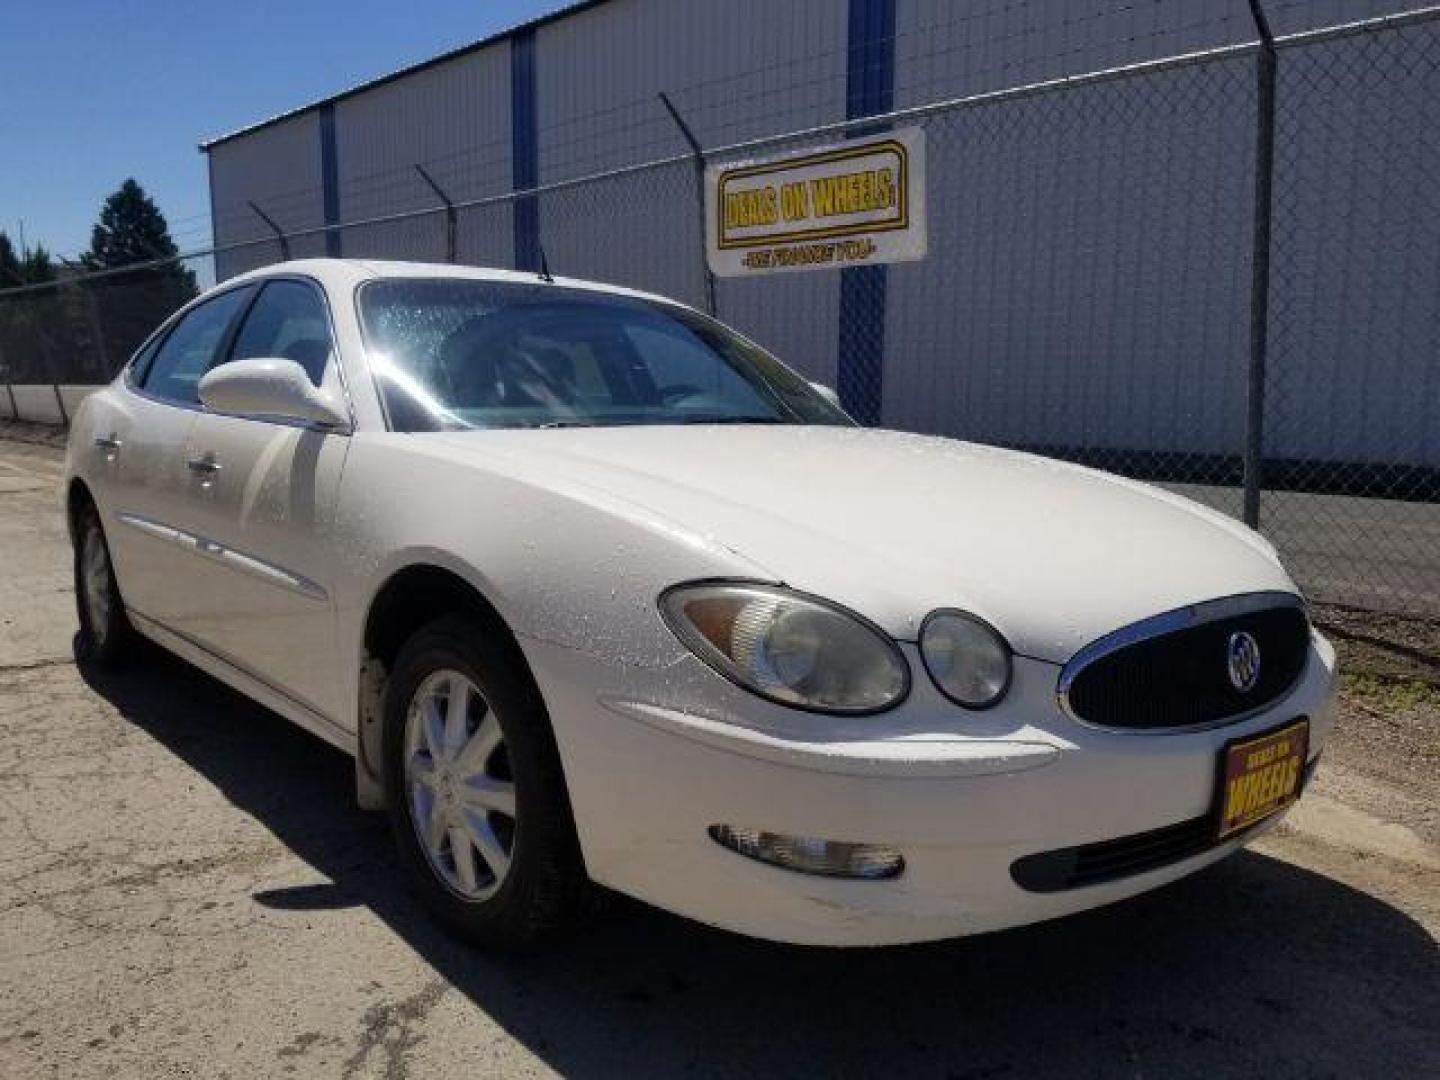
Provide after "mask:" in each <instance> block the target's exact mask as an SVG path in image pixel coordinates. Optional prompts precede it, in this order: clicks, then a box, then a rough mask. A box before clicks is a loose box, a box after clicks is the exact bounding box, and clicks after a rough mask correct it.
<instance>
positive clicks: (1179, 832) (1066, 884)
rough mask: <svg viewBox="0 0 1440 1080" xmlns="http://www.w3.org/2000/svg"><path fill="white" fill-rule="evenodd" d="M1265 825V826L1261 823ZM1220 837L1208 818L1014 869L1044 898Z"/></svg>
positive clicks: (1046, 854) (1177, 858)
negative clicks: (1047, 894) (1216, 836)
mask: <svg viewBox="0 0 1440 1080" xmlns="http://www.w3.org/2000/svg"><path fill="white" fill-rule="evenodd" d="M1318 761H1319V757H1318V756H1317V757H1315V758H1312V759H1311V760H1310V762H1309V764H1307V765H1306V766H1305V771H1304V772H1303V773H1302V774H1301V778H1300V790H1301V791H1304V790H1305V788H1306V787H1307V786H1309V783H1310V778H1311V777H1312V776H1313V775H1314V773H1315V766H1316V764H1317V763H1318ZM1267 820H1268V819H1267ZM1259 824H1263V822H1257V825H1259ZM1251 827H1252V828H1254V827H1256V826H1251ZM1247 831H1248V830H1247ZM1215 833H1216V826H1215V815H1214V814H1202V815H1201V816H1200V817H1197V818H1190V819H1189V820H1188V821H1182V822H1179V823H1178V824H1175V825H1166V826H1164V827H1163V828H1160V829H1151V830H1150V831H1149V832H1143V833H1133V834H1132V835H1130V836H1121V837H1118V838H1117V839H1114V840H1100V841H1097V842H1096V843H1093V844H1081V845H1080V846H1079V847H1069V848H1060V849H1058V850H1056V851H1042V852H1040V853H1039V854H1038V855H1026V856H1025V857H1024V858H1023V859H1017V860H1015V862H1014V863H1013V864H1011V867H1010V876H1011V877H1012V878H1014V879H1015V884H1016V885H1019V886H1020V887H1021V888H1022V889H1025V890H1027V891H1029V892H1038V893H1052V892H1063V891H1064V890H1066V889H1078V888H1080V887H1081V886H1084V885H1100V884H1103V883H1104V882H1107V881H1116V880H1118V879H1120V878H1125V877H1131V876H1133V875H1135V874H1143V873H1145V872H1146V871H1147V870H1159V869H1160V868H1161V867H1163V866H1169V865H1170V864H1172V863H1177V862H1183V861H1184V860H1186V859H1189V858H1192V857H1193V856H1196V855H1200V854H1203V853H1204V852H1206V851H1209V850H1210V849H1211V848H1213V847H1216V846H1217V845H1218V844H1219V843H1220V841H1218V840H1216V839H1215ZM1238 835H1239V836H1243V835H1244V833H1240V834H1238ZM1235 839H1237V837H1236V836H1229V837H1226V838H1225V841H1224V842H1225V843H1227V844H1228V843H1230V842H1231V841H1232V840H1235Z"/></svg>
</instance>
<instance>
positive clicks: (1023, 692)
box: [66, 260, 1335, 945]
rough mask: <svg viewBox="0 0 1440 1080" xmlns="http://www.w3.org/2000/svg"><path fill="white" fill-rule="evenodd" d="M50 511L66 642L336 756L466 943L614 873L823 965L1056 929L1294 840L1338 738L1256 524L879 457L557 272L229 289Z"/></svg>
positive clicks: (489, 936)
mask: <svg viewBox="0 0 1440 1080" xmlns="http://www.w3.org/2000/svg"><path fill="white" fill-rule="evenodd" d="M66 508H67V511H68V515H69V522H70V528H71V533H72V537H73V540H74V546H75V588H76V596H77V606H78V609H79V617H80V625H81V638H80V646H81V648H82V649H83V650H84V651H86V652H88V653H89V654H90V655H91V657H92V658H93V659H94V661H95V662H101V663H113V662H118V661H120V660H121V659H122V658H124V657H125V656H126V655H127V651H128V650H129V647H130V646H132V645H133V644H134V639H135V636H136V635H137V634H138V635H142V636H144V637H146V638H149V639H151V640H153V641H155V642H157V643H159V644H160V645H161V646H163V647H165V648H167V649H170V650H172V651H173V652H175V653H178V654H179V655H180V656H182V657H184V658H186V659H187V660H189V661H191V662H193V663H194V664H196V665H198V666H199V667H201V668H203V669H204V670H205V671H207V672H209V673H210V674H212V675H214V676H215V677H217V678H219V679H221V680H223V681H224V682H226V683H229V684H230V685H231V686H233V687H236V688H237V689H239V690H240V691H241V692H242V693H244V694H246V695H248V696H250V697H251V698H253V699H255V700H256V701H258V702H260V703H261V704H263V705H265V706H268V707H269V708H271V709H273V710H275V711H276V712H279V713H280V714H282V715H284V716H286V717H288V718H289V719H290V720H292V721H294V722H295V723H297V724H299V725H300V726H302V727H304V728H305V729H307V730H308V731H310V732H313V733H314V734H316V735H318V736H319V737H320V738H322V739H325V740H327V741H329V742H330V743H333V744H334V745H335V746H337V747H339V748H340V749H342V750H344V751H345V752H347V753H349V754H351V755H353V756H354V759H355V775H356V781H357V792H358V797H359V799H360V801H361V803H362V804H363V805H364V806H366V807H370V808H375V809H380V808H383V809H385V810H386V812H387V813H388V814H389V817H390V819H391V822H392V824H393V831H394V835H395V839H396V842H397V845H398V849H399V859H400V862H401V863H402V864H403V866H404V868H405V870H406V871H407V872H408V873H410V874H412V875H413V877H414V880H415V882H416V883H417V888H418V890H419V892H420V893H421V895H422V896H423V897H424V899H425V901H426V902H427V903H428V904H429V905H430V906H431V907H432V908H433V910H434V911H435V913H436V914H437V915H438V917H439V918H440V919H442V920H443V921H444V922H445V923H446V924H447V925H448V926H449V927H451V928H452V929H453V930H454V931H456V932H457V933H459V934H460V935H461V936H463V937H465V938H467V939H468V940H471V941H474V942H478V943H482V944H492V945H505V944H516V943H523V942H526V941H530V940H532V939H535V938H537V937H539V936H541V935H543V934H544V933H545V932H547V931H550V930H552V929H554V928H556V927H558V926H560V925H562V924H564V923H565V922H566V921H567V919H569V918H571V917H572V916H573V915H574V913H575V912H576V910H577V908H578V907H579V906H580V905H581V903H582V901H583V899H584V897H585V895H586V893H587V891H588V890H589V889H590V888H591V885H592V883H597V884H600V885H604V886H608V887H610V888H613V889H616V890H618V891H620V892H623V893H627V894H629V895H631V896H635V897H638V898H640V899H642V900H645V901H648V902H650V903H652V904H655V905H658V906H660V907H662V908H666V909H669V910H671V911H675V912H679V913H681V914H683V915H687V916H690V917H692V918H695V919H698V920H702V921H704V922H706V923H710V924H713V925H715V926H721V927H726V928H729V929H731V930H736V931H740V932H743V933H746V934H751V935H755V936H758V937H764V938H772V939H778V940H785V941H795V942H807V943H815V944H826V945H879V944H884V943H891V942H905V941H917V940H924V939H932V938H942V937H950V936H955V935H961V934H969V933H976V932H980V931H987V930H994V929H997V928H1000V927H1006V926H1014V925H1017V924H1021V923H1029V922H1034V921H1037V920H1041V919H1047V918H1051V917H1054V916H1058V915H1063V914H1066V913H1068V912H1073V911H1078V910H1081V909H1084V908H1090V907H1094V906H1096V905H1098V904H1104V903H1108V902H1111V901H1114V900H1118V899H1120V898H1122V897H1126V896H1130V895H1133V894H1135V893H1139V892H1143V891H1145V890H1147V889H1152V888H1155V887H1156V886H1159V885H1162V884H1165V883H1166V882H1169V881H1173V880H1174V879H1176V878H1179V877H1181V876H1182V875H1185V874H1188V873H1190V872H1192V871H1194V870H1197V869H1199V868H1200V867H1203V866H1206V865H1207V864H1209V863H1213V862H1215V861H1216V860H1218V859H1220V858H1223V857H1224V856H1225V855H1226V854H1228V853H1230V852H1233V851H1234V850H1236V849H1237V848H1238V847H1239V846H1241V845H1243V844H1245V843H1246V842H1248V841H1249V840H1251V839H1253V838H1254V837H1256V836H1257V835H1259V834H1260V833H1261V832H1262V831H1263V830H1265V829H1267V828H1269V827H1271V826H1273V824H1274V823H1275V822H1276V821H1277V820H1279V818H1280V816H1281V815H1282V814H1283V813H1284V812H1285V811H1286V810H1287V809H1288V808H1289V807H1290V806H1291V805H1292V804H1293V803H1294V802H1295V800H1296V799H1297V798H1298V797H1299V795H1300V793H1301V791H1302V790H1303V788H1304V786H1305V784H1306V781H1307V780H1308V779H1309V777H1310V775H1311V773H1312V771H1313V769H1314V766H1315V761H1316V758H1317V756H1318V754H1319V751H1320V747H1321V745H1322V743H1323V742H1324V739H1325V737H1326V735H1327V733H1328V731H1329V728H1330V726H1331V718H1332V705H1331V686H1332V682H1333V678H1334V662H1335V657H1334V652H1333V650H1332V649H1331V647H1330V646H1329V644H1327V642H1326V641H1325V640H1324V639H1323V638H1322V637H1320V635H1319V634H1317V633H1316V632H1315V631H1314V630H1313V629H1312V628H1311V626H1310V623H1309V621H1308V619H1307V617H1306V609H1305V606H1304V603H1303V601H1302V600H1301V597H1300V595H1299V593H1298V591H1297V589H1296V587H1295V585H1294V583H1293V582H1292V581H1291V580H1290V578H1289V577H1288V576H1287V574H1286V572H1285V570H1284V569H1283V568H1282V567H1281V565H1280V562H1279V561H1278V559H1277V558H1276V555H1275V551H1274V549H1273V548H1272V547H1271V546H1270V545H1269V544H1267V543H1266V542H1265V541H1264V540H1263V539H1261V538H1260V537H1259V536H1258V535H1256V534H1255V533H1254V532H1251V531H1250V530H1248V529H1246V528H1244V527H1243V526H1241V525H1240V524H1238V523H1236V522H1234V521H1231V520H1230V519H1228V518H1226V517H1224V516H1222V515H1220V514H1217V513H1214V512H1212V511H1209V510H1207V509H1204V508H1202V507H1200V506H1198V505H1196V504H1194V503H1192V502H1188V501H1186V500H1184V499H1182V498H1179V497H1177V496H1175V495H1172V494H1169V493H1167V492H1165V491H1162V490H1159V489H1157V488H1153V487H1148V486H1146V485H1143V484H1139V483H1133V482H1131V481H1128V480H1123V479H1119V478H1117V477H1114V476H1109V475H1106V474H1104V473H1100V472H1096V471H1094V470H1090V469H1084V468H1079V467H1076V466H1072V465H1066V464H1061V463H1058V462H1055V461H1050V460H1047V459H1045V458H1041V457H1036V456H1032V455H1028V454H1023V453H1016V452H1011V451H1005V450H998V449H993V448H989V447H985V446H978V445H973V444H968V443H964V442H957V441H953V440H950V439H943V438H933V437H926V436H920V435H909V434H902V433H899V432H894V431H878V430H868V429H864V428H860V427H857V426H856V425H855V424H854V423H853V422H852V421H851V420H850V419H849V418H848V417H847V416H846V415H845V413H844V412H843V411H842V410H841V409H840V407H839V406H838V404H837V403H836V399H835V396H834V395H833V394H832V393H831V392H829V391H828V390H826V389H825V388H823V387H819V386H815V385H812V384H811V383H808V382H807V381H806V380H805V379H803V378H801V377H800V376H799V375H797V374H796V373H795V372H794V371H792V370H790V369H789V368H787V367H785V366H784V365H783V364H781V363H780V362H779V361H777V360H776V359H774V358H773V357H772V356H770V355H769V354H768V353H766V352H765V351H764V350H763V349H761V348H759V347H758V346H756V345H755V344H754V343H752V342H750V341H748V340H746V339H745V338H744V337H741V336H740V335H738V334H737V333H735V332H733V331H731V330H729V329H727V328H726V327H725V326H723V325H721V324H720V323H718V322H716V321H715V320H713V319H711V318H708V317H706V316H704V315H702V314H699V313H698V312H696V311H693V310H691V309H689V308H686V307H683V306H681V305H679V304H676V303H673V302H671V301H668V300H665V299H662V298H660V297H657V296H649V295H645V294H642V293H638V292H632V291H628V290H625V289H618V288H608V287H603V286H598V285H591V284H586V283H582V282H576V281H564V280H558V279H552V278H550V277H549V276H548V275H544V276H538V277H537V276H534V275H526V274H517V273H507V272H501V271H490V270H474V269H465V268H460V267H455V266H428V265H419V264H406V263H376V262H363V261H348V260H314V261H308V260H307V261H299V262H291V263H285V264H282V265H279V266H274V267H270V268H267V269H264V270H261V271H257V272H255V273H251V274H247V275H244V276H242V277H238V278H235V279H233V280H230V281H227V282H225V283H224V284H222V285H220V286H219V287H218V288H216V289H214V290H212V291H210V292H209V293H207V294H206V295H204V296H202V297H201V298H199V299H198V300H196V301H194V302H193V303H191V304H189V305H188V306H187V307H185V308H184V309H182V310H181V311H179V312H177V313H176V314H175V315H174V316H173V317H172V318H171V319H169V321H167V322H166V323H165V325H164V326H162V327H161V328H160V329H159V330H157V331H156V332H155V334H154V335H153V336H152V337H151V338H150V339H149V340H148V341H147V342H146V343H145V344H144V345H143V346H142V347H141V348H140V349H139V351H138V352H137V353H136V355H135V356H134V358H133V359H132V360H131V361H130V363H129V364H128V365H127V366H126V368H125V369H124V371H123V372H122V374H121V375H120V376H119V377H118V378H117V379H116V380H115V381H114V382H113V383H112V384H111V385H109V386H108V387H105V388H104V389H103V390H101V391H99V392H97V393H95V394H93V395H92V396H91V397H90V398H89V399H88V400H87V401H86V402H85V404H84V406H83V407H82V408H81V410H80V411H79V415H78V416H77V417H76V418H75V421H74V424H73V427H72V432H71V437H70V445H69V452H68V456H67V487H66ZM200 722H203V721H200ZM182 827H183V826H182Z"/></svg>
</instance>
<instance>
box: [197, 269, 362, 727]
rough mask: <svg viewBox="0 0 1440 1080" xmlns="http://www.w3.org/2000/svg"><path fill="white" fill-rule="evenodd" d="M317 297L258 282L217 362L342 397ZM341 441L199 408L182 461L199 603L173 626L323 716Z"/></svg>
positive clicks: (332, 681)
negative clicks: (274, 361)
mask: <svg viewBox="0 0 1440 1080" xmlns="http://www.w3.org/2000/svg"><path fill="white" fill-rule="evenodd" d="M334 340H335V339H334V334H333V333H332V327H331V323H330V316H329V309H328V305H327V304H326V301H325V296H324V293H323V291H322V290H321V289H320V287H319V286H318V285H316V284H315V283H313V282H311V281H309V280H305V279H300V278H275V279H271V280H269V281H267V282H265V284H264V285H263V286H262V287H261V289H260V292H259V294H258V295H257V296H256V297H255V299H254V302H253V303H252V304H251V305H250V307H249V309H248V310H247V311H246V312H245V313H244V315H243V317H242V321H241V323H240V325H239V327H238V329H237V330H236V332H235V334H234V336H233V342H232V344H231V345H230V347H229V348H228V349H227V351H226V355H225V356H224V357H223V358H221V359H220V360H219V361H218V363H227V362H230V361H234V360H241V359H248V358H252V357H283V358H286V359H290V360H294V361H296V362H297V363H299V364H300V366H301V367H303V368H304V369H305V370H306V373H307V374H308V375H309V376H310V377H311V379H312V381H314V382H315V384H316V385H317V386H323V387H327V388H331V389H333V390H334V392H335V394H336V397H337V398H338V399H340V400H345V393H344V387H343V385H342V383H341V375H340V372H339V365H338V361H337V358H336V357H335V346H334ZM349 446H350V439H349V436H348V434H337V433H335V432H333V431H328V430H324V429H321V428H318V427H315V426H313V425H308V424H304V423H300V422H296V421H292V420H285V419H279V418H275V417H262V416H235V415H228V414H224V413H219V412H215V411H212V410H208V409H207V410H205V411H204V412H202V413H201V414H200V416H199V417H198V419H197V420H196V422H195V425H194V427H193V428H192V429H191V431H190V436H189V448H188V450H187V453H186V458H187V460H188V461H189V462H191V465H192V469H193V471H192V472H191V474H190V476H189V478H188V495H189V500H188V504H189V505H188V516H187V520H188V522H189V527H188V531H192V532H193V533H195V534H196V535H197V536H198V537H200V538H201V540H200V550H201V552H202V553H203V556H204V580H203V582H201V583H200V589H201V591H203V594H204V596H205V599H206V602H205V604H203V605H201V606H197V607H195V608H192V609H190V611H189V613H188V614H187V616H186V618H185V621H184V622H183V623H182V624H181V625H180V626H179V627H178V628H177V629H179V630H180V632H181V633H183V634H185V635H186V636H187V637H189V638H191V639H192V640H194V641H195V642H197V643H198V644H200V645H202V646H204V647H205V648H206V649H208V650H210V651H211V652H214V653H215V654H217V655H218V656H220V657H221V658H223V659H225V660H227V661H229V662H230V663H232V664H234V665H235V666H237V667H239V668H241V669H242V670H244V671H246V672H247V673H249V674H250V675H252V676H255V677H257V678H259V679H261V680H262V681H263V682H265V683H267V684H269V685H270V686H271V687H272V688H274V689H276V690H279V691H281V692H283V693H284V694H285V695H286V696H288V697H290V698H292V699H293V700H295V701H298V702H299V703H300V704H302V705H305V706H307V707H308V708H310V709H312V710H313V711H315V712H318V713H320V714H321V715H322V716H325V717H327V718H329V719H331V720H334V721H337V722H338V721H339V719H340V711H341V707H340V701H341V698H342V694H341V687H342V682H341V675H340V671H341V665H340V663H339V653H338V648H337V639H336V627H335V609H334V601H333V599H332V597H333V585H334V582H333V576H334V572H335V565H336V559H335V558H334V555H333V549H334V545H335V543H336V537H335V535H334V515H335V505H336V500H337V498H338V495H339V489H340V476H341V471H342V470H343V468H344V464H345V457H346V454H347V452H348V450H349Z"/></svg>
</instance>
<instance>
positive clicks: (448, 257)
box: [415, 163, 455, 263]
mask: <svg viewBox="0 0 1440 1080" xmlns="http://www.w3.org/2000/svg"><path fill="white" fill-rule="evenodd" d="M415 171H416V172H417V173H419V174H420V179H421V180H424V181H425V183H427V184H429V185H430V190H431V191H433V192H435V196H436V198H438V199H439V200H440V201H441V202H442V203H444V204H445V261H446V262H449V263H453V262H454V261H455V204H454V203H453V202H451V201H450V196H449V195H446V194H445V192H444V191H443V190H442V189H441V187H440V185H439V184H437V183H436V182H435V178H434V177H432V176H431V175H430V174H429V173H428V172H426V171H425V167H424V166H423V165H420V164H418V163H417V164H416V166H415Z"/></svg>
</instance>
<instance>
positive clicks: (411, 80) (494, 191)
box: [335, 43, 513, 266]
mask: <svg viewBox="0 0 1440 1080" xmlns="http://www.w3.org/2000/svg"><path fill="white" fill-rule="evenodd" d="M335 141H336V148H337V151H338V155H339V163H340V168H339V177H338V180H339V194H340V220H342V221H363V220H367V219H370V218H374V217H379V216H383V215H386V214H394V213H399V212H403V211H407V210H420V209H423V208H426V207H433V206H436V205H438V204H439V199H438V197H437V196H436V195H435V193H434V192H433V191H432V190H431V189H430V188H429V186H428V185H427V184H426V183H425V181H424V179H423V178H422V177H421V176H420V175H419V174H418V173H417V172H416V171H415V168H414V166H415V165H416V164H423V166H424V168H425V170H426V171H427V172H428V173H429V174H430V175H431V177H432V178H433V179H434V180H435V182H436V183H437V184H439V185H440V187H441V188H442V189H443V190H444V191H445V192H446V193H447V194H448V195H449V197H450V198H451V199H452V200H454V201H456V202H460V201H464V200H469V199H478V198H483V197H484V196H487V195H498V194H501V193H503V192H506V191H509V190H510V57H509V46H508V45H507V44H504V43H501V44H498V45H496V46H494V47H492V48H489V49H485V50H482V51H480V52H476V53H470V54H469V55H466V56H461V57H457V58H455V59H454V60H450V61H447V62H445V63H442V64H439V65H437V66H435V67H431V68H427V69H425V70H423V71H419V72H416V73H415V74H413V75H411V76H409V77H407V78H404V79H399V80H396V81H394V82H390V83H386V84H384V85H383V86H377V87H375V88H374V89H372V90H369V91H367V92H365V93H363V94H357V95H355V96H353V97H348V98H344V99H342V100H341V101H338V102H336V104H335ZM458 221H459V230H458V231H459V236H458V247H459V250H460V251H462V252H463V253H464V256H465V261H466V262H471V263H478V264H482V265H494V266H509V265H510V264H511V260H512V257H513V254H512V251H511V232H510V213H509V208H508V207H501V208H498V209H496V210H495V211H492V212H488V213H486V212H474V211H472V212H469V213H466V214H464V215H463V216H461V217H460V218H459V219H458ZM342 248H343V251H344V254H345V255H347V256H357V257H358V256H367V255H368V256H372V257H376V258H392V259H393V258H400V259H418V260H432V261H435V262H440V261H443V260H444V258H445V233H444V229H443V228H442V222H441V219H440V218H438V217H427V218H420V219H415V220H408V221H400V222H394V223H389V224H383V225H373V226H366V227H363V228H359V229H346V230H345V231H344V234H343V237H342Z"/></svg>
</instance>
